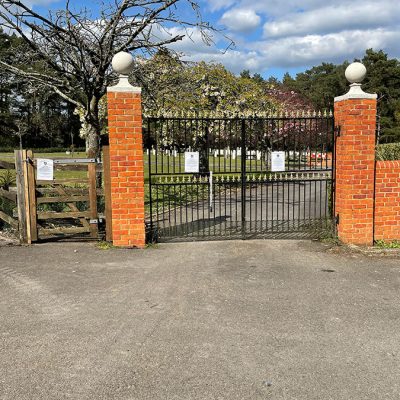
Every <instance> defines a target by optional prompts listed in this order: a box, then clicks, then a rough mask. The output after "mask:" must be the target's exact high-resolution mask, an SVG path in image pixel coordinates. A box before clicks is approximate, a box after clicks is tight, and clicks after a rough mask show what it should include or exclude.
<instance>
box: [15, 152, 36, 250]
mask: <svg viewBox="0 0 400 400" xmlns="http://www.w3.org/2000/svg"><path fill="white" fill-rule="evenodd" d="M14 154H15V172H16V183H17V205H18V220H19V238H20V242H21V243H26V244H31V243H32V241H36V240H37V223H36V185H35V167H34V166H33V164H31V163H30V162H29V161H28V157H29V159H32V158H33V153H32V151H30V150H29V151H27V150H15V151H14Z"/></svg>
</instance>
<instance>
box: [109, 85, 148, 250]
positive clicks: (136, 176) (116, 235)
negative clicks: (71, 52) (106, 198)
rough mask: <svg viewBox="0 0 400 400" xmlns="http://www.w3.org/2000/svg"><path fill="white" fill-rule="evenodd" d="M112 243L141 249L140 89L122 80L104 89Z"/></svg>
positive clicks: (142, 221) (143, 238) (142, 178)
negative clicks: (106, 103) (107, 134)
mask: <svg viewBox="0 0 400 400" xmlns="http://www.w3.org/2000/svg"><path fill="white" fill-rule="evenodd" d="M107 100H108V130H109V146H110V167H111V207H112V237H113V244H114V245H115V246H120V247H141V248H142V247H144V246H145V223H144V162H143V140H142V100H141V89H140V88H137V87H133V86H131V85H130V84H129V83H128V80H127V77H122V78H121V80H120V83H119V84H118V85H116V86H112V87H109V88H107Z"/></svg>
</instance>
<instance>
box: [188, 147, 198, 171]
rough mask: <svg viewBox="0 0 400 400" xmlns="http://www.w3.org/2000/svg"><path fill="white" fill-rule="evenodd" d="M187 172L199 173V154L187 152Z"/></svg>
mask: <svg viewBox="0 0 400 400" xmlns="http://www.w3.org/2000/svg"><path fill="white" fill-rule="evenodd" d="M185 172H199V152H198V151H186V152H185Z"/></svg>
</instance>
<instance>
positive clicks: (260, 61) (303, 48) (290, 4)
mask: <svg viewBox="0 0 400 400" xmlns="http://www.w3.org/2000/svg"><path fill="white" fill-rule="evenodd" d="M30 2H31V3H32V4H34V7H36V8H41V9H42V10H44V9H48V8H49V7H51V8H57V7H60V6H61V7H62V5H63V2H62V1H61V2H59V1H57V2H56V1H52V0H30ZM181 3H182V5H184V4H185V0H181ZM71 4H73V5H76V6H77V7H79V6H81V5H82V2H80V1H77V0H71ZM84 4H85V6H86V7H88V8H89V7H93V9H94V10H95V9H96V6H95V3H94V2H93V1H86V2H85V3H84ZM199 5H200V9H201V13H202V17H203V19H204V20H206V21H209V22H210V23H211V24H212V25H213V26H215V27H217V28H220V29H223V32H224V34H226V35H227V36H228V37H230V38H232V40H233V41H234V42H235V48H233V49H229V50H228V51H226V52H224V51H223V49H225V48H226V45H227V42H226V41H224V39H223V37H222V35H216V36H215V37H214V40H215V45H213V46H207V45H205V44H204V43H203V42H202V41H201V38H200V34H199V32H198V30H196V29H190V30H189V32H186V33H189V35H190V37H191V39H189V35H187V36H186V38H185V39H184V40H183V41H182V42H179V43H177V44H175V45H174V46H173V48H174V49H175V50H177V51H179V52H181V53H182V58H183V59H187V60H193V61H200V60H205V61H214V62H221V63H223V64H224V65H225V66H226V67H227V68H228V69H229V70H231V71H232V72H234V73H236V74H237V73H239V72H240V71H241V70H243V69H249V70H250V71H251V72H252V73H256V72H257V73H260V74H261V75H263V76H264V77H269V76H276V77H278V78H281V77H282V76H283V74H284V73H285V72H286V71H288V72H290V73H291V74H292V75H294V74H295V73H297V72H300V71H304V70H305V69H307V68H309V67H311V66H313V65H318V64H320V63H322V62H333V63H341V62H343V61H344V60H349V61H352V60H353V59H354V58H360V57H362V55H363V54H364V52H365V50H366V49H367V48H374V49H375V50H380V49H383V50H384V51H385V52H386V53H388V55H389V57H392V58H395V57H396V58H400V0H353V1H348V0H331V1H326V0H200V1H199ZM179 13H180V15H182V16H183V18H186V19H190V18H193V14H192V12H191V10H190V9H189V8H188V7H185V6H180V8H179ZM170 29H171V30H172V31H173V32H180V31H183V30H182V28H181V27H178V26H176V27H170Z"/></svg>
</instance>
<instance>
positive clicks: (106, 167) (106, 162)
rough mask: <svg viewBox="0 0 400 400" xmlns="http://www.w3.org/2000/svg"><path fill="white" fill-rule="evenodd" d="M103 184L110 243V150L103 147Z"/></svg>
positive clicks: (107, 237) (108, 240) (110, 240)
mask: <svg viewBox="0 0 400 400" xmlns="http://www.w3.org/2000/svg"><path fill="white" fill-rule="evenodd" d="M103 184H104V202H105V216H106V240H107V242H112V240H113V236H112V208H111V166H110V148H109V147H108V146H103Z"/></svg>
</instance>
